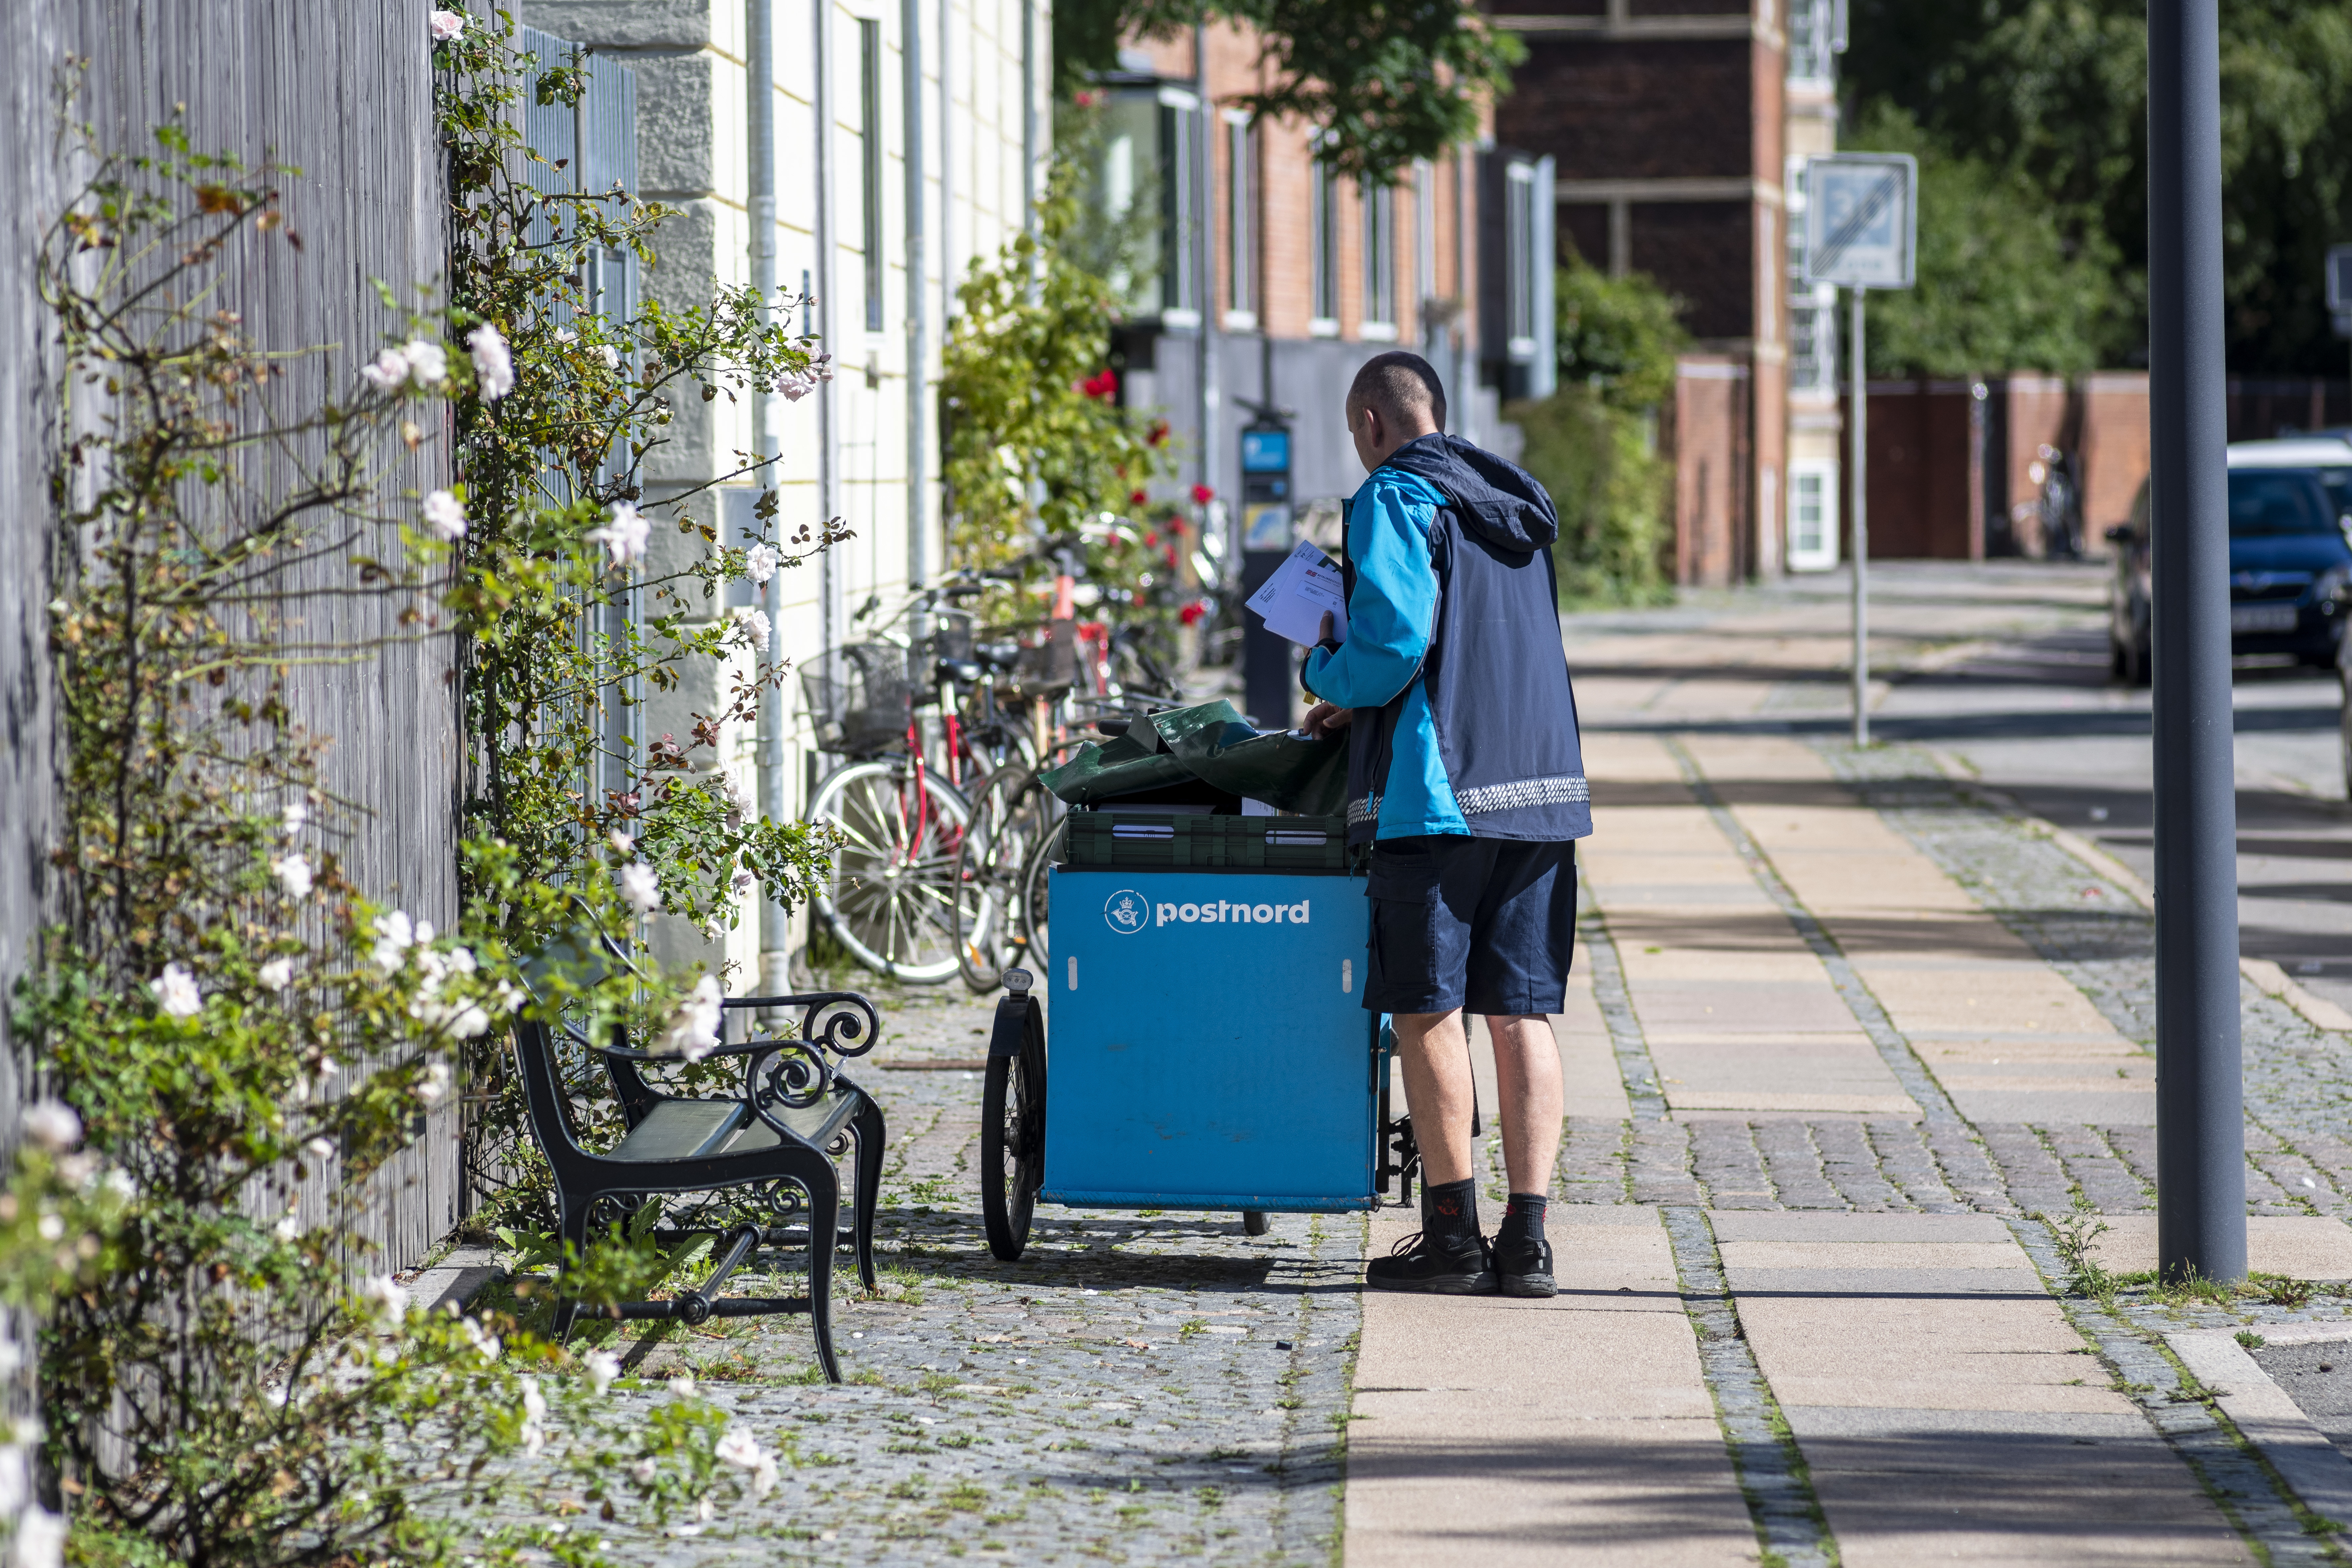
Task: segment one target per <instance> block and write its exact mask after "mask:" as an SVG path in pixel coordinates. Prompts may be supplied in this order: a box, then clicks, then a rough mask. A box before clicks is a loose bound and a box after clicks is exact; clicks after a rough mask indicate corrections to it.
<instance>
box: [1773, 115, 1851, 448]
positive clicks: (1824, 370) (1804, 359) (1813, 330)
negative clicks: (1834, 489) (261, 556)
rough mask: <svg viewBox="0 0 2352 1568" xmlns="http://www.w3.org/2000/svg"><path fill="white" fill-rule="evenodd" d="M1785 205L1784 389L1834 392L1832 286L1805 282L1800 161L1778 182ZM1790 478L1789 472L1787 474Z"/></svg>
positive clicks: (1794, 160) (1835, 343) (1792, 163)
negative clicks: (1786, 328) (1786, 299)
mask: <svg viewBox="0 0 2352 1568" xmlns="http://www.w3.org/2000/svg"><path fill="white" fill-rule="evenodd" d="M1781 189H1782V191H1783V192H1784V193H1785V200H1786V202H1787V205H1788V208H1789V244H1788V253H1789V390H1790V392H1793V393H1819V394H1823V395H1834V394H1835V393H1836V391H1837V376H1838V328H1837V289H1836V288H1835V287H1834V286H1833V285H1832V284H1828V283H1808V282H1806V281H1805V205H1806V197H1805V160H1804V159H1802V158H1791V159H1790V160H1789V162H1788V164H1787V167H1786V172H1785V183H1784V184H1783V185H1782V186H1781ZM1790 483H1791V484H1793V483H1795V476H1794V474H1791V475H1790Z"/></svg>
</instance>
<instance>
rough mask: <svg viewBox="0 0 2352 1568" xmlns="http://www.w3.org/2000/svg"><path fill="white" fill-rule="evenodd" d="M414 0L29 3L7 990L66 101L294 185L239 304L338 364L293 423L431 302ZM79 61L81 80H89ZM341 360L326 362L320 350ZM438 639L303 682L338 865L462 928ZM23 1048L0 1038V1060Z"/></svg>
mask: <svg viewBox="0 0 2352 1568" xmlns="http://www.w3.org/2000/svg"><path fill="white" fill-rule="evenodd" d="M425 11H426V7H425V5H424V4H423V3H422V0H389V3H388V0H13V4H12V5H10V6H9V13H10V15H9V22H8V33H9V44H8V47H7V48H6V49H5V51H0V92H4V93H5V111H6V116H7V118H6V121H5V124H6V129H7V131H8V132H9V135H8V143H7V144H8V153H7V154H6V155H5V157H0V226H5V228H0V409H5V411H6V412H5V416H0V725H5V730H4V731H0V991H5V989H6V988H8V987H13V985H14V984H15V983H16V978H17V977H18V975H19V974H21V973H23V971H24V967H25V964H26V961H27V957H28V954H29V952H30V950H31V947H32V944H33V942H34V941H35V939H36V936H37V931H38V930H39V928H40V927H41V926H42V925H43V924H44V923H45V921H46V920H47V919H48V918H50V916H51V915H52V913H53V909H52V906H51V903H50V900H51V897H52V894H51V890H50V889H49V888H48V887H47V884H46V882H45V879H44V876H43V858H44V856H45V854H46V852H47V846H48V844H49V843H50V841H51V837H52V831H53V828H52V824H53V816H54V812H55V802H56V793H55V791H56V785H55V768H56V741H55V736H54V733H53V727H54V722H55V711H54V702H53V700H52V697H51V677H50V672H49V668H48V662H47V654H46V650H45V640H46V636H47V632H46V622H47V616H46V613H45V611H44V609H43V606H44V605H46V604H47V602H48V600H49V599H50V597H51V596H52V593H53V589H52V587H51V585H50V584H51V583H52V580H53V579H52V573H53V571H54V567H55V563H54V562H53V561H52V559H51V535H52V529H53V526H54V524H53V519H54V511H53V509H52V507H51V505H50V502H49V499H48V494H47V472H48V463H49V453H50V451H51V450H52V444H53V442H54V440H55V438H56V417H57V410H58V399H57V395H56V387H55V376H56V365H57V354H56V345H55V342H54V341H53V340H54V333H53V332H52V331H49V329H48V328H47V324H46V321H45V320H44V316H43V312H42V310H41V307H40V304H39V300H38V297H37V288H36V270H35V269H36V266H37V250H38V246H39V243H40V236H41V233H42V231H43V230H44V229H45V228H46V227H47V225H48V224H50V223H52V222H53V221H55V219H56V217H57V216H58V211H59V206H60V204H61V203H62V202H63V201H64V200H66V199H68V195H69V194H70V193H71V191H72V190H73V188H74V186H75V184H76V181H77V178H78V177H79V175H78V171H77V168H76V167H75V160H74V158H73V156H72V152H71V143H70V142H68V141H66V140H63V139H62V138H61V137H60V135H59V128H60V119H59V102H58V91H59V89H60V88H61V87H62V86H64V85H66V84H67V83H68V81H69V80H71V79H79V94H78V97H77V99H76V100H75V101H74V102H73V103H72V105H71V106H70V108H69V110H68V111H69V112H70V114H71V116H72V118H73V119H75V120H79V121H89V122H90V123H92V124H93V125H94V126H95V127H96V129H97V135H98V142H99V143H100V145H101V146H106V147H113V148H121V149H126V150H130V149H142V148H145V147H149V146H152V131H153V128H154V127H155V126H157V125H158V124H161V123H163V121H166V120H167V119H170V118H171V117H173V115H175V114H178V115H181V116H182V118H183V119H184V123H185V125H186V127H187V131H188V135H189V138H190V141H191V142H192V143H193V144H194V146H195V147H197V148H199V149H219V150H224V151H229V152H234V153H237V154H239V155H240V156H242V157H244V158H246V159H247V160H248V161H258V160H260V159H262V158H263V157H266V156H274V157H276V158H277V159H278V160H279V161H281V162H283V163H289V164H293V165H297V166H299V170H300V173H299V174H293V175H289V176H287V177H286V178H285V179H284V180H283V181H282V182H281V184H280V189H281V191H282V193H283V197H282V203H281V205H282V206H283V209H284V211H285V212H286V215H287V216H288V218H289V222H290V225H291V226H292V227H293V229H294V230H295V231H296V232H298V233H299V235H300V236H301V237H302V241H303V247H302V249H301V250H300V251H299V253H291V252H289V251H288V250H286V249H284V248H282V247H270V249H269V252H268V257H267V259H266V260H265V259H263V258H262V257H261V256H260V255H258V254H257V255H254V256H251V257H247V258H239V259H237V260H236V261H234V262H233V264H232V274H233V275H232V279H231V287H230V289H229V301H230V303H231V304H232V306H233V308H235V309H236V310H238V311H239V312H240V313H241V314H242V315H243V317H244V319H245V321H246V324H247V328H248V329H249V330H250V331H252V332H253V333H254V335H255V337H256V338H257V341H258V342H260V343H261V344H262V345H263V346H265V347H267V348H270V349H274V350H290V349H299V348H310V347H322V346H326V347H328V352H325V353H320V354H317V355H314V356H311V357H309V358H306V359H303V360H300V361H298V362H296V363H292V364H290V365H289V367H288V374H287V378H286V382H285V390H284V395H285V396H286V398H287V399H288V405H289V406H290V407H304V406H315V405H317V403H318V402H320V401H321V400H323V399H324V398H326V397H327V396H329V395H333V394H340V393H341V392H342V391H343V390H344V389H346V388H348V386H349V385H350V384H351V378H352V374H354V372H355V371H356V369H357V367H358V365H359V364H360V363H363V362H364V361H365V360H366V359H367V358H368V357H370V356H371V355H373V353H375V351H376V350H377V348H378V347H380V346H381V344H382V342H383V334H384V332H385V331H387V330H388V329H390V328H392V327H393V326H394V325H395V324H396V323H394V321H392V320H390V319H389V318H388V317H387V316H386V314H385V312H384V311H383V308H382V305H381V303H380V302H379V300H377V297H376V292H375V289H374V287H373V283H372V281H371V279H383V281H385V282H386V283H388V284H390V285H392V286H393V287H394V289H397V290H403V291H405V290H406V289H409V288H410V287H411V286H412V285H415V284H420V283H425V284H437V283H438V282H439V281H440V280H441V279H442V276H443V274H444V272H445V271H446V254H447V229H446V199H445V195H444V189H445V186H444V180H443V174H442V158H441V152H440V145H439V140H438V137H437V135H436V131H435V127H434V121H433V108H432V81H431V73H430V66H431V59H432V54H431V47H430V40H429V37H428V35H427V32H426V27H425ZM76 60H79V61H81V62H86V63H84V64H81V65H79V66H76V65H75V64H74V63H73V62H75V61H76ZM330 345H331V346H330ZM428 435H429V436H431V437H435V438H434V439H428V440H427V441H426V442H425V445H424V447H422V449H421V450H420V451H419V452H418V453H417V454H416V455H415V457H414V458H408V459H405V460H404V461H403V462H401V463H400V464H399V465H398V466H396V467H394V468H392V469H391V470H389V471H388V472H387V474H386V476H385V479H384V484H385V488H386V491H387V493H388V494H390V495H394V496H396V495H397V494H398V493H399V492H401V491H403V490H414V491H419V492H421V491H422V490H424V489H429V488H431V487H433V486H435V485H438V484H443V483H446V467H447V452H446V429H445V430H439V431H429V432H428ZM354 603H357V604H359V605H362V607H361V608H357V609H354V610H352V611H351V612H350V614H351V617H352V619H351V621H350V623H349V624H347V625H346V626H343V627H342V628H341V631H342V632H343V634H344V635H345V636H347V637H352V638H354V639H363V638H367V637H373V636H386V635H390V634H392V633H394V630H395V628H394V626H393V625H392V624H391V619H390V617H391V616H392V614H393V609H392V607H390V606H379V605H369V604H368V603H367V602H366V601H355V602H354ZM451 665H452V660H451V650H450V648H449V647H448V645H447V643H446V640H443V641H435V642H426V643H423V644H408V645H404V646H395V647H391V648H389V649H388V650H387V651H385V652H384V653H383V655H382V657H380V658H371V659H369V660H368V661H366V662H363V663H359V664H354V665H351V666H346V667H330V668H321V669H318V670H315V671H312V672H310V673H308V674H300V675H299V678H298V679H297V680H296V682H295V687H294V691H295V704H296V709H297V712H298V714H299V718H300V720H301V721H302V722H303V723H304V724H306V725H308V726H309V727H310V728H311V729H312V730H314V731H316V732H318V733H320V734H322V735H326V736H331V737H332V738H333V741H334V744H333V746H332V748H331V751H330V752H329V753H328V758H327V763H326V779H325V783H326V784H327V786H328V787H329V788H330V789H331V790H333V791H334V792H336V793H337V794H338V795H341V796H342V797H344V798H346V799H349V800H352V801H355V802H357V803H360V805H362V806H363V807H364V808H365V810H366V812H367V813H369V814H370V819H369V821H368V824H367V826H366V827H365V828H364V829H363V830H362V832H361V833H360V834H359V835H357V836H356V837H355V838H354V840H353V841H352V843H351V844H350V845H348V846H347V847H345V848H346V853H345V862H346V868H347V870H348V873H349V874H350V875H351V876H352V878H353V879H354V880H355V881H357V882H358V884H359V885H360V886H361V887H362V888H363V889H366V890H368V891H369V892H370V893H371V894H373V895H374V896H376V897H379V898H382V899H383V900H386V901H388V902H392V903H394V904H397V905H399V906H400V907H402V908H404V909H406V910H410V911H411V912H412V913H413V914H415V915H417V916H418V917H420V918H425V919H429V920H431V921H433V922H434V923H435V924H436V926H441V927H444V928H446V927H448V926H451V925H453V924H454V923H455V920H456V915H457V888H456V876H455V863H456V862H455V840H456V824H457V781H458V776H459V773H458V763H459V742H458V733H457V691H456V689H455V687H454V685H453V684H452V683H451V682H450V681H449V679H447V676H448V672H449V670H450V668H451ZM6 1028H7V1025H6V1024H5V1021H0V1037H5V1030H6ZM9 1045H10V1047H11V1048H10V1049H9V1050H7V1051H6V1052H5V1053H0V1058H5V1060H6V1062H7V1064H8V1065H7V1068H6V1069H5V1070H6V1071H8V1072H9V1074H10V1076H9V1077H8V1078H6V1079H0V1128H5V1130H6V1131H5V1133H0V1136H5V1137H8V1138H12V1139H13V1136H14V1128H15V1121H16V1119H15V1116H14V1113H13V1105H14V1102H15V1097H16V1079H15V1076H14V1074H15V1072H16V1070H18V1069H20V1068H21V1067H22V1066H23V1064H22V1062H21V1061H20V1060H19V1059H18V1058H19V1057H20V1054H21V1053H20V1051H19V1049H17V1048H16V1042H14V1041H10V1042H9ZM457 1136H458V1122H457V1112H456V1110H455V1108H454V1107H451V1106H446V1105H445V1106H443V1107H442V1108H440V1109H439V1110H436V1111H434V1112H433V1113H432V1114H431V1115H430V1116H429V1117H427V1118H426V1121H425V1127H424V1131H423V1134H422V1136H421V1137H420V1139H419V1140H418V1142H416V1143H415V1145H414V1146H412V1147H411V1148H410V1149H409V1150H408V1151H407V1152H405V1153H404V1155H403V1156H402V1157H401V1158H400V1159H399V1160H398V1161H397V1162H395V1163H394V1165H393V1166H392V1167H391V1168H390V1169H389V1170H388V1171H386V1172H385V1173H384V1174H383V1179H382V1186H381V1191H380V1193H379V1194H377V1196H376V1201H375V1202H374V1203H373V1205H372V1208H373V1216H372V1223H371V1225H370V1226H369V1228H370V1229H371V1230H372V1231H373V1233H374V1235H375V1237H376V1239H377V1240H379V1241H380V1242H381V1243H382V1244H383V1247H384V1248H385V1251H386V1254H387V1256H388V1259H389V1260H390V1261H392V1262H393V1263H394V1264H403V1263H406V1262H408V1261H412V1260H414V1259H415V1257H416V1256H417V1255H418V1254H419V1253H420V1252H421V1251H422V1250H423V1249H424V1248H425V1247H427V1246H429V1245H430V1244H431V1243H432V1242H433V1241H435V1240H436V1239H438V1238H439V1237H441V1236H443V1235H445V1234H446V1232H447V1230H448V1228H449V1226H450V1225H451V1223H452V1222H453V1220H454V1218H455V1216H456V1212H457V1170H458V1159H457V1154H458V1151H457Z"/></svg>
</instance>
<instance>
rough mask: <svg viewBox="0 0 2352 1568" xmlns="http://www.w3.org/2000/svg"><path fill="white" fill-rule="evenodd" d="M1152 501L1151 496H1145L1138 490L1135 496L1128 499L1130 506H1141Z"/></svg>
mask: <svg viewBox="0 0 2352 1568" xmlns="http://www.w3.org/2000/svg"><path fill="white" fill-rule="evenodd" d="M1150 499H1151V498H1150V496H1147V495H1145V494H1144V493H1143V492H1142V491H1141V490H1138V491H1136V492H1135V493H1134V494H1133V495H1131V496H1129V497H1128V498H1127V504H1128V505H1129V506H1141V505H1142V504H1143V503H1144V502H1146V501H1148V500H1150Z"/></svg>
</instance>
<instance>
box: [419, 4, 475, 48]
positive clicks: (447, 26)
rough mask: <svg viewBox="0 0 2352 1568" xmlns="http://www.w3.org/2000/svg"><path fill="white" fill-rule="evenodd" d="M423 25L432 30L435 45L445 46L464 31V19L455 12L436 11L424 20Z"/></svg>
mask: <svg viewBox="0 0 2352 1568" xmlns="http://www.w3.org/2000/svg"><path fill="white" fill-rule="evenodd" d="M425 26H428V27H430V28H432V29H433V41H434V42H435V43H436V44H446V43H447V42H448V41H449V40H450V39H452V38H454V37H457V36H458V35H459V34H461V33H463V32H464V31H465V30H466V18H465V17H463V16H459V15H458V14H457V12H455V11H436V12H434V13H433V14H432V15H431V16H427V17H425Z"/></svg>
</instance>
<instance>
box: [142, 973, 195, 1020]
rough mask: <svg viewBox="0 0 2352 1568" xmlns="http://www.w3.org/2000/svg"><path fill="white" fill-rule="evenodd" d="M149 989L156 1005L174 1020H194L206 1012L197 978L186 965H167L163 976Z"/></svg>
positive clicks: (154, 981)
mask: <svg viewBox="0 0 2352 1568" xmlns="http://www.w3.org/2000/svg"><path fill="white" fill-rule="evenodd" d="M148 989H149V990H151V991H152V992H154V993H155V1003H156V1005H158V1006H160V1007H162V1008H163V1011H164V1012H166V1013H169V1014H170V1015H171V1016H173V1017H174V1018H193V1017H194V1016H196V1015H197V1014H199V1013H201V1012H203V1011H204V1010H205V997H204V993H203V992H201V991H198V990H197V989H196V977H195V976H194V974H191V973H188V968H187V965H185V964H183V963H167V964H165V965H164V966H163V974H162V976H161V977H160V978H158V979H156V980H153V981H151V982H150V983H149V984H148Z"/></svg>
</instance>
